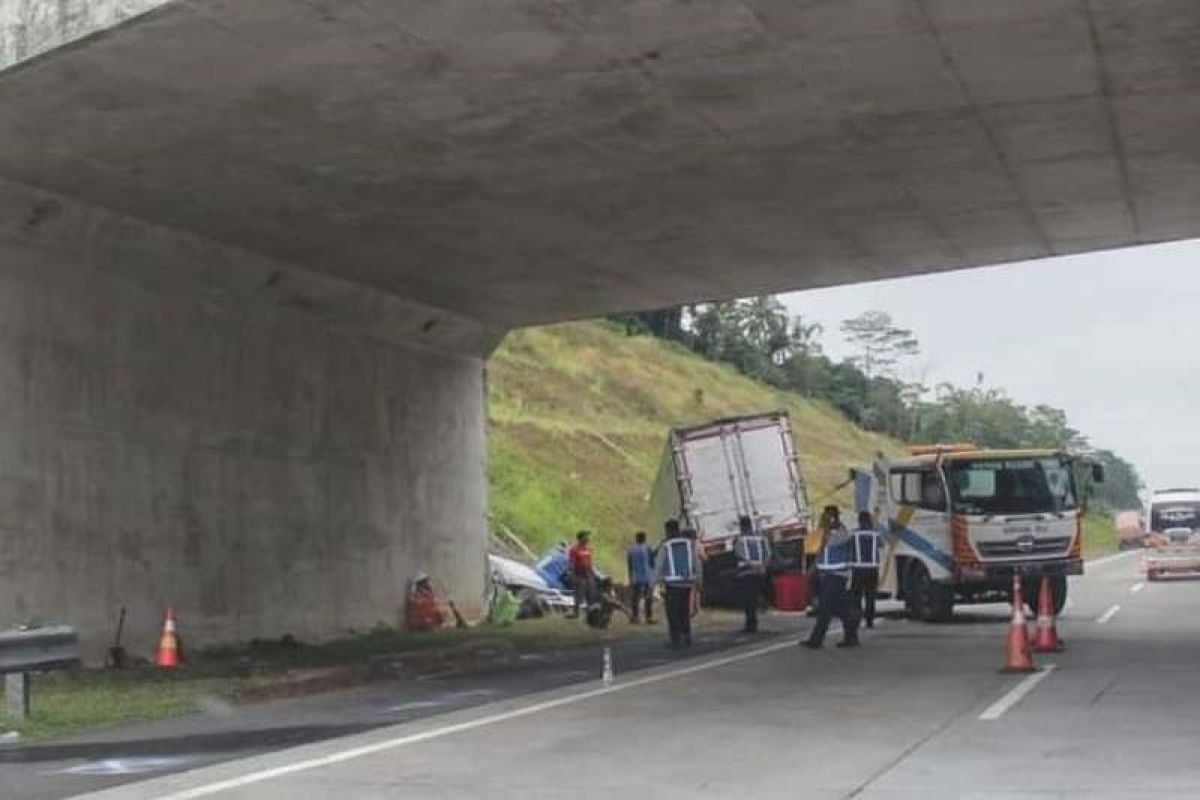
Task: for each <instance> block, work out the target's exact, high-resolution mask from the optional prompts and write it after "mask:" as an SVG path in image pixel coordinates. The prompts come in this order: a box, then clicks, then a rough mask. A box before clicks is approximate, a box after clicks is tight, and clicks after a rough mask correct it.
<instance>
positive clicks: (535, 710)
mask: <svg viewBox="0 0 1200 800" xmlns="http://www.w3.org/2000/svg"><path fill="white" fill-rule="evenodd" d="M795 647H796V641H795V639H792V638H791V637H788V640H787V641H784V642H776V643H774V644H770V645H766V646H765V647H759V648H755V649H754V650H745V651H742V652H740V653H735V654H733V655H729V656H723V657H720V658H714V659H711V660H709V661H703V662H701V663H699V664H691V665H689V666H686V667H680V668H679V669H674V670H669V671H666V672H659V673H656V674H654V675H647V676H646V677H644V678H635V679H633V680H627V681H620V682H618V683H614V684H612V685H611V686H602V687H600V688H597V689H590V690H588V691H584V692H579V693H578V694H572V695H567V696H565V697H557V698H555V699H553V700H545V701H542V702H540V703H533V704H532V705H528V706H522V707H520V708H515V709H512V710H511V711H502V712H500V713H497V714H490V715H488V716H484V717H479V718H478V719H473V720H468V721H467V722H459V723H456V724H454V725H446V726H444V727H441V728H433V729H432V730H427V731H423V732H421V733H413V734H409V735H407V736H398V737H396V738H394V739H385V740H384V741H382V742H375V743H373V744H368V745H363V746H361V747H352V748H350V749H348V750H342V751H340V752H336V753H330V754H329V755H327V756H322V757H320V758H310V759H307V760H304V761H296V762H294V763H291V764H285V765H283V766H281V767H275V768H273V769H264V770H259V771H258V772H251V773H248V774H246V775H242V776H240V777H237V778H229V779H228V780H223V781H217V782H216V783H210V784H206V785H204V786H197V787H194V788H192V789H184V790H183V791H179V792H175V793H174V794H169V795H164V796H162V797H160V798H159V800H194V798H197V797H209V796H210V795H214V794H218V793H219V792H224V791H228V790H230V789H237V788H240V787H242V786H250V785H252V784H255V783H262V782H263V781H268V780H271V779H272V778H279V777H282V776H284V775H291V774H294V773H297V772H304V771H307V770H311V769H318V768H320V767H327V766H330V765H332V764H340V763H341V762H343V761H350V760H351V759H355V758H362V757H363V756H369V755H374V754H375V753H382V752H385V751H387V750H395V749H397V748H400V747H405V746H407V745H410V744H417V743H419V742H428V741H430V740H432V739H441V738H443V737H445V736H451V735H453V734H456V733H462V732H463V731H470V730H475V729H476V728H484V727H487V726H489V725H495V724H497V723H500V722H507V721H509V720H513V719H520V718H522V717H528V716H532V715H534V714H540V713H542V712H543V711H549V710H551V709H554V708H562V707H563V706H570V705H575V704H576V703H583V702H586V701H588V700H592V699H594V698H597V697H603V696H604V695H609V694H615V693H617V692H624V691H626V690H629V689H635V688H638V687H641V686H649V685H651V684H655V683H662V682H664V681H669V680H674V679H676V678H681V677H684V676H685V675H693V674H695V673H697V672H704V671H706V670H710V669H716V668H718V667H723V666H727V665H729V664H736V663H738V662H739V661H747V660H749V659H751V658H758V657H759V656H765V655H768V654H770V653H776V652H779V651H780V650H792V649H794V648H795Z"/></svg>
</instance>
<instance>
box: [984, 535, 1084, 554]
mask: <svg viewBox="0 0 1200 800" xmlns="http://www.w3.org/2000/svg"><path fill="white" fill-rule="evenodd" d="M1070 546H1071V537H1069V536H1059V537H1055V538H1053V539H1036V540H1035V541H1034V543H1033V549H1032V550H1022V549H1021V548H1019V547H1017V543H1016V542H976V543H975V549H977V550H978V551H979V555H980V556H982V557H983V558H1032V557H1034V556H1065V555H1066V554H1067V548H1068V547H1070Z"/></svg>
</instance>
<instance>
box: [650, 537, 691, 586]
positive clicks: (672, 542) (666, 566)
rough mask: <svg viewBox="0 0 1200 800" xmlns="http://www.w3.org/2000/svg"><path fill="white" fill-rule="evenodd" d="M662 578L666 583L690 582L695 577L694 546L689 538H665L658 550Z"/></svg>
mask: <svg viewBox="0 0 1200 800" xmlns="http://www.w3.org/2000/svg"><path fill="white" fill-rule="evenodd" d="M658 557H659V558H661V559H662V560H663V561H662V578H663V580H664V581H666V582H667V583H683V582H691V581H692V580H694V579H695V578H696V547H695V545H694V544H693V543H692V540H691V539H667V540H666V541H665V542H663V543H662V548H661V549H660V550H659V552H658Z"/></svg>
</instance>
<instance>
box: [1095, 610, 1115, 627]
mask: <svg viewBox="0 0 1200 800" xmlns="http://www.w3.org/2000/svg"><path fill="white" fill-rule="evenodd" d="M1120 610H1121V607H1120V606H1119V605H1114V606H1112V607H1111V608H1109V609H1108V611H1105V612H1104V613H1103V614H1101V615H1100V616H1098V617H1096V624H1097V625H1104V624H1106V623H1107V622H1108V621H1109V620H1111V619H1112V618H1113V617H1115V616H1116V615H1117V612H1118V611H1120Z"/></svg>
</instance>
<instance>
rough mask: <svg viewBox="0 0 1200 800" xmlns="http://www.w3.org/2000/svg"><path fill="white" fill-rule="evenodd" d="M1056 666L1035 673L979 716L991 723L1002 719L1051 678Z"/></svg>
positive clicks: (1047, 666) (1049, 665) (1049, 666)
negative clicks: (1035, 688) (1026, 696)
mask: <svg viewBox="0 0 1200 800" xmlns="http://www.w3.org/2000/svg"><path fill="white" fill-rule="evenodd" d="M1054 668H1055V665H1054V664H1047V665H1046V666H1045V667H1044V668H1043V669H1042V671H1041V672H1035V673H1033V674H1032V675H1030V676H1029V677H1028V678H1026V679H1025V680H1023V681H1021V682H1020V683H1018V684H1017V685H1016V686H1014V687H1013V688H1012V689H1011V690H1009V692H1008V694H1006V695H1004V697H1001V698H1000V699H999V700H997V701H996V702H994V703H992V704H991V705H990V706H988V708H987V710H986V711H984V712H983V713H982V714H980V715H979V718H980V719H981V720H984V721H986V722H991V721H993V720H997V719H1000V718H1001V717H1003V716H1004V714H1005V712H1007V711H1008V710H1009V709H1010V708H1012V707H1013V706H1015V705H1016V704H1017V703H1019V702H1021V698H1023V697H1024V696H1025V695H1027V694H1029V693H1030V692H1032V691H1033V687H1035V686H1037V685H1038V684H1039V683H1041V682H1042V681H1044V680H1046V678H1047V677H1049V675H1050V673H1051V672H1053V671H1054Z"/></svg>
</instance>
